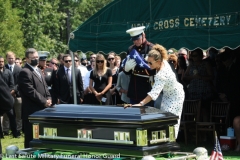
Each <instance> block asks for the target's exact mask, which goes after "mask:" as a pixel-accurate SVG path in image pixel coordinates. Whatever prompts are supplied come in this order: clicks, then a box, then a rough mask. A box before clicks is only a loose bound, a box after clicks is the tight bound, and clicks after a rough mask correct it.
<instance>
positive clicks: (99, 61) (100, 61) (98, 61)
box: [96, 60, 104, 63]
mask: <svg viewBox="0 0 240 160" xmlns="http://www.w3.org/2000/svg"><path fill="white" fill-rule="evenodd" d="M96 62H97V63H103V62H104V60H97V61H96Z"/></svg>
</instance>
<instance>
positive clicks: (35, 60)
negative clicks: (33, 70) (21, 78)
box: [30, 59, 39, 66]
mask: <svg viewBox="0 0 240 160" xmlns="http://www.w3.org/2000/svg"><path fill="white" fill-rule="evenodd" d="M38 62H39V60H38V59H33V60H31V63H30V65H31V66H37V65H38Z"/></svg>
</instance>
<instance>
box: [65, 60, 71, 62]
mask: <svg viewBox="0 0 240 160" xmlns="http://www.w3.org/2000/svg"><path fill="white" fill-rule="evenodd" d="M64 62H65V63H69V62H72V60H66V61H64Z"/></svg>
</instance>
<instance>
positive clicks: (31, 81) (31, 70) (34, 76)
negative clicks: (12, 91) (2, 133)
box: [18, 48, 52, 148]
mask: <svg viewBox="0 0 240 160" xmlns="http://www.w3.org/2000/svg"><path fill="white" fill-rule="evenodd" d="M25 57H26V64H25V66H24V68H23V69H22V70H21V72H20V73H19V76H18V87H19V92H20V95H21V97H22V120H23V125H24V134H25V141H24V146H25V148H29V147H30V145H29V142H30V141H31V140H32V139H33V131H32V124H31V123H30V122H29V120H28V116H29V115H31V114H32V113H34V112H36V111H39V110H42V109H44V108H46V107H49V106H51V104H52V100H51V95H50V93H49V91H48V88H47V84H46V82H45V80H44V77H43V75H42V73H41V71H40V70H39V68H38V67H37V65H38V62H39V57H38V52H37V51H36V50H35V49H34V48H29V49H27V50H26V52H25Z"/></svg>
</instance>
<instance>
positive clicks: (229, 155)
mask: <svg viewBox="0 0 240 160" xmlns="http://www.w3.org/2000/svg"><path fill="white" fill-rule="evenodd" d="M1 141H2V142H1V143H2V151H3V155H4V154H5V152H6V147H7V146H9V145H16V146H18V148H19V149H23V148H24V144H23V141H24V137H23V136H21V137H20V138H12V137H11V136H5V137H4V139H1ZM179 144H180V146H181V151H182V152H193V150H194V149H195V148H197V147H196V145H195V144H194V143H190V144H188V145H186V144H185V143H183V142H179ZM198 147H204V148H206V149H207V150H208V154H209V155H211V152H212V150H213V148H214V143H213V142H208V141H207V142H201V143H200V144H199V145H198ZM223 157H224V159H225V160H239V159H240V152H235V151H223ZM164 159H165V158H157V160H164Z"/></svg>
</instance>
